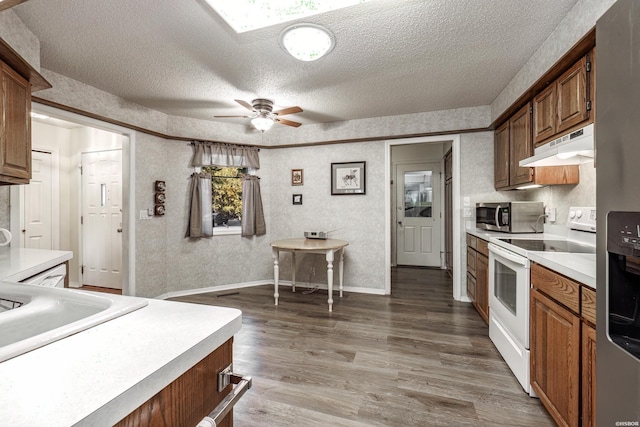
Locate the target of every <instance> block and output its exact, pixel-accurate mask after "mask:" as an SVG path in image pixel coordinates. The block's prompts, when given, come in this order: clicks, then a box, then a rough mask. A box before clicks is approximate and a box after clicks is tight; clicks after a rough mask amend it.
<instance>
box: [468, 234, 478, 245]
mask: <svg viewBox="0 0 640 427" xmlns="http://www.w3.org/2000/svg"><path fill="white" fill-rule="evenodd" d="M467 246H471V247H472V248H473V249H476V248H477V247H478V238H477V237H476V236H472V235H471V234H467Z"/></svg>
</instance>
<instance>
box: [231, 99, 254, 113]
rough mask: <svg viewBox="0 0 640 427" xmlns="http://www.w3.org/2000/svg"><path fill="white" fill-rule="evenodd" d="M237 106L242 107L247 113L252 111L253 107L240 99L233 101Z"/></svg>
mask: <svg viewBox="0 0 640 427" xmlns="http://www.w3.org/2000/svg"><path fill="white" fill-rule="evenodd" d="M235 101H236V102H237V103H238V104H240V105H242V106H243V107H244V108H246V109H247V110H249V111H253V106H252V105H251V104H249V103H248V102H247V101H243V100H242V99H236V100H235Z"/></svg>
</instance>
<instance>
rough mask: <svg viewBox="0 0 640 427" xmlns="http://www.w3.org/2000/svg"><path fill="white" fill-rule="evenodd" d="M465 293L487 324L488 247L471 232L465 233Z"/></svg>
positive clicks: (484, 241)
mask: <svg viewBox="0 0 640 427" xmlns="http://www.w3.org/2000/svg"><path fill="white" fill-rule="evenodd" d="M467 295H468V296H469V298H471V301H472V302H473V306H474V307H475V308H476V310H477V311H478V313H479V314H480V317H482V319H483V320H484V321H485V323H487V324H489V247H488V242H487V241H486V240H483V239H479V238H478V237H476V236H474V235H471V234H467Z"/></svg>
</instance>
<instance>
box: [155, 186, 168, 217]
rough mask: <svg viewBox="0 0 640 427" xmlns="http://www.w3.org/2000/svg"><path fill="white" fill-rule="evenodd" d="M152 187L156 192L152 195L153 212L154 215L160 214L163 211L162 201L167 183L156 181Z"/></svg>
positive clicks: (163, 201) (163, 200)
mask: <svg viewBox="0 0 640 427" xmlns="http://www.w3.org/2000/svg"><path fill="white" fill-rule="evenodd" d="M154 188H155V190H156V194H155V196H154V202H155V206H154V208H153V214H154V215H155V216H162V215H164V213H165V207H164V203H165V201H166V193H165V191H166V189H167V185H166V184H165V182H164V181H156V182H155V185H154Z"/></svg>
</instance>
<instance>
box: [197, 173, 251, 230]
mask: <svg viewBox="0 0 640 427" xmlns="http://www.w3.org/2000/svg"><path fill="white" fill-rule="evenodd" d="M202 172H206V173H210V174H211V211H212V212H213V233H214V234H223V233H224V232H231V233H233V234H236V233H240V227H241V226H242V177H243V176H245V175H247V168H236V167H218V166H204V167H203V168H202Z"/></svg>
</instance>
